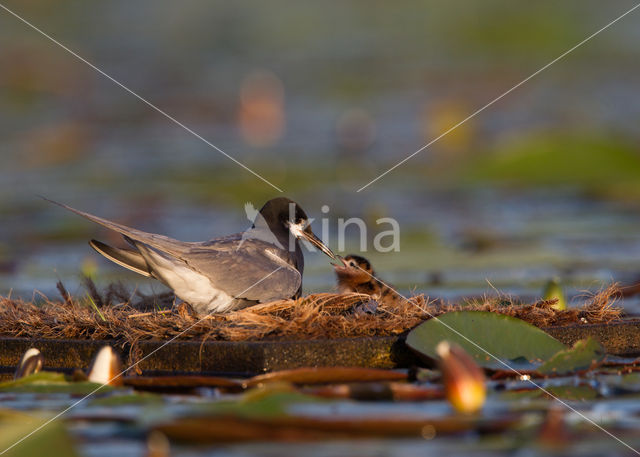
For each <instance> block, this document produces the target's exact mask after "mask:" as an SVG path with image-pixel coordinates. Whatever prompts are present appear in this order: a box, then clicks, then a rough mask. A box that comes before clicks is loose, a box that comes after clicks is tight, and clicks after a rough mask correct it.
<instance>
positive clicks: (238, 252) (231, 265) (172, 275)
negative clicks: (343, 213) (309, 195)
mask: <svg viewBox="0 0 640 457" xmlns="http://www.w3.org/2000/svg"><path fill="white" fill-rule="evenodd" d="M43 198H44V197H43ZM45 200H47V201H49V202H51V203H55V204H56V205H59V206H61V207H63V208H66V209H68V210H69V211H73V212H74V213H76V214H78V215H80V216H82V217H85V218H87V219H89V220H90V221H93V222H95V223H97V224H100V225H102V226H104V227H107V228H109V229H111V230H115V231H116V232H118V233H120V234H121V235H122V236H123V238H124V239H125V240H126V241H127V243H128V244H129V245H130V246H131V249H122V248H116V247H112V246H108V245H106V244H104V243H102V242H100V241H96V240H91V241H90V242H89V244H90V245H91V247H93V248H94V249H95V250H96V251H98V252H99V253H100V254H102V255H103V256H105V257H106V258H107V259H109V260H111V261H113V262H115V263H117V264H119V265H121V266H123V267H125V268H128V269H129V270H132V271H135V272H136V273H139V274H141V275H144V276H147V277H151V278H155V279H157V280H159V281H160V282H162V283H164V284H165V285H167V286H168V287H170V288H171V289H172V290H173V291H174V293H175V294H176V296H177V297H179V298H180V299H182V300H184V301H185V302H187V303H189V304H190V305H191V306H193V308H194V309H195V311H196V312H198V313H211V312H228V311H233V310H236V309H240V308H244V307H247V306H251V305H255V304H258V303H265V302H269V301H274V300H281V299H288V298H297V297H299V296H300V294H301V292H302V273H303V270H304V257H303V255H302V249H301V247H300V244H299V242H298V240H299V239H303V240H306V241H308V242H310V243H311V244H313V245H314V246H316V247H317V248H319V249H320V250H321V251H322V252H324V253H325V254H327V255H328V256H329V257H331V258H332V259H336V256H335V254H334V253H333V252H332V251H331V250H330V249H329V248H328V247H327V246H326V245H325V244H324V243H323V242H322V241H321V240H320V239H319V238H318V237H317V236H316V235H315V234H314V233H313V232H312V231H311V227H310V225H309V219H308V217H307V215H306V213H305V212H304V210H303V209H302V208H301V207H300V206H299V205H298V204H297V203H295V202H294V201H292V200H289V199H288V198H284V197H279V198H274V199H272V200H269V201H268V202H266V203H265V204H264V206H263V207H262V208H261V209H260V211H258V212H257V213H256V214H255V218H254V221H253V225H252V226H251V228H250V229H248V230H247V231H245V232H241V233H236V234H233V235H228V236H224V237H220V238H213V239H211V240H209V241H202V242H185V241H179V240H175V239H172V238H169V237H166V236H164V235H156V234H153V233H146V232H143V231H141V230H137V229H134V228H130V227H127V226H125V225H122V224H118V223H115V222H112V221H110V220H107V219H103V218H101V217H97V216H94V215H92V214H88V213H85V212H83V211H79V210H77V209H74V208H71V207H70V206H67V205H64V204H62V203H58V202H55V201H53V200H49V199H47V198H45Z"/></svg>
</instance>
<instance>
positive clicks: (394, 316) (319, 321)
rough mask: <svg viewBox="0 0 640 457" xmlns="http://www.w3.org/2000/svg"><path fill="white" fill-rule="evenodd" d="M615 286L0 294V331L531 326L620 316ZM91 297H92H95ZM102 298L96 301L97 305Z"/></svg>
mask: <svg viewBox="0 0 640 457" xmlns="http://www.w3.org/2000/svg"><path fill="white" fill-rule="evenodd" d="M619 293H620V291H619V289H618V287H617V286H616V285H612V286H610V287H608V288H607V289H605V290H602V291H600V292H599V293H597V294H595V295H593V296H591V297H585V301H584V303H583V304H582V305H581V306H580V307H577V308H571V309H568V310H565V311H558V310H555V309H553V307H552V306H553V304H554V301H541V302H537V303H533V304H520V303H517V302H516V301H515V300H513V299H510V298H508V297H500V298H495V297H493V298H483V299H478V300H473V301H469V302H466V303H461V304H451V303H446V304H445V303H441V302H439V301H435V300H431V301H430V300H429V299H428V298H426V297H424V296H423V295H417V296H414V297H411V298H410V299H409V300H408V301H407V300H392V301H384V302H382V303H379V304H377V306H376V307H374V308H375V312H374V313H369V312H362V311H361V309H363V308H367V305H370V304H371V299H370V297H369V296H368V295H364V294H356V293H352V294H332V293H320V294H312V295H309V296H306V297H303V298H300V299H298V300H282V301H276V302H272V303H266V304H261V305H257V306H253V307H250V308H245V309H242V310H239V311H235V312H231V313H226V314H213V315H209V316H204V317H203V316H196V315H194V314H193V313H191V312H189V311H188V309H187V308H188V307H185V306H174V307H173V308H171V309H164V310H163V309H158V308H157V307H156V309H155V310H153V311H148V308H147V309H144V308H141V307H140V305H139V303H138V304H136V303H129V302H127V303H116V304H114V303H113V302H112V301H111V300H108V299H107V297H102V299H101V301H98V300H96V299H95V298H94V299H93V300H91V301H87V300H86V299H85V300H75V299H72V298H71V297H69V296H68V295H67V294H63V297H64V299H63V300H60V301H49V300H47V301H45V302H44V303H42V304H34V303H31V302H25V301H20V300H13V299H10V298H0V337H22V338H53V339H88V340H91V339H93V340H114V342H115V343H116V344H117V343H120V344H124V343H131V344H135V343H136V342H138V341H142V340H168V339H171V338H174V339H176V340H197V341H211V340H214V341H215V340H218V341H247V340H253V341H256V340H293V339H324V338H349V337H364V336H390V335H397V334H400V333H402V332H404V331H406V330H409V329H411V328H413V327H415V326H416V325H418V324H420V323H421V322H423V321H424V320H426V319H429V318H431V317H433V316H438V315H440V314H443V313H446V312H449V311H460V310H478V311H492V312H497V313H501V314H506V315H509V316H513V317H517V318H519V319H523V320H525V321H527V322H529V323H531V324H533V325H536V326H538V327H549V326H559V325H570V324H584V323H589V324H595V323H608V322H612V321H616V320H619V319H620V318H621V315H622V309H621V308H619V307H616V306H615V299H616V297H618V296H619ZM96 298H97V297H96ZM96 303H101V305H96Z"/></svg>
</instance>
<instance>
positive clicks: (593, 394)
mask: <svg viewBox="0 0 640 457" xmlns="http://www.w3.org/2000/svg"><path fill="white" fill-rule="evenodd" d="M545 390H546V391H547V392H549V394H550V395H552V396H553V397H556V398H559V399H561V400H594V399H595V398H597V397H598V391H597V390H595V389H594V388H593V387H591V386H585V385H582V386H574V385H566V386H549V387H545ZM553 397H551V396H549V395H547V393H546V392H544V391H543V390H541V389H538V388H537V387H533V388H531V389H527V390H519V391H509V392H504V393H503V394H501V398H502V399H503V400H508V401H516V400H523V399H530V400H533V399H538V398H549V399H551V398H553Z"/></svg>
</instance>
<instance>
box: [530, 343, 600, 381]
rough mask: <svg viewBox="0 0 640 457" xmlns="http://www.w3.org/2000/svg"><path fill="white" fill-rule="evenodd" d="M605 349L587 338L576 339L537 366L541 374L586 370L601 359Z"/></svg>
mask: <svg viewBox="0 0 640 457" xmlns="http://www.w3.org/2000/svg"><path fill="white" fill-rule="evenodd" d="M604 356H605V351H604V348H603V347H602V345H601V344H600V343H599V342H598V341H596V340H594V339H593V338H588V339H586V340H580V341H576V343H575V344H574V345H573V347H571V348H569V349H564V350H562V351H560V352H558V353H557V354H555V355H554V356H553V357H551V358H550V359H549V360H547V361H546V362H545V363H543V364H542V365H540V366H539V367H538V372H539V373H541V374H567V373H573V372H574V371H580V370H586V369H588V368H589V367H590V366H592V365H593V364H597V363H598V362H600V361H602V360H603V359H604Z"/></svg>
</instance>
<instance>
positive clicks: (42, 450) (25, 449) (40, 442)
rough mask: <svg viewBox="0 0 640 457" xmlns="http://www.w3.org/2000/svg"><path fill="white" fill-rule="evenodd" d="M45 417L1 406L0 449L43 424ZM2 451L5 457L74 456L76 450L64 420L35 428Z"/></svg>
mask: <svg viewBox="0 0 640 457" xmlns="http://www.w3.org/2000/svg"><path fill="white" fill-rule="evenodd" d="M45 421H46V419H43V418H40V417H34V416H32V415H29V414H24V413H21V412H18V411H11V410H0V430H2V432H1V433H0V451H4V450H6V449H7V448H9V446H13V445H14V444H16V442H17V441H18V440H20V439H22V438H24V437H26V436H27V435H28V434H29V433H31V432H33V431H34V430H35V429H36V428H37V427H39V426H41V425H42V424H44V423H45ZM3 455H5V456H7V457H30V456H34V455H46V456H51V457H63V456H64V457H73V456H76V455H78V454H77V453H76V452H75V450H74V448H73V444H72V441H71V439H70V437H69V435H68V433H67V431H66V429H65V426H64V422H62V421H53V422H51V423H49V424H48V425H47V426H46V427H43V428H42V429H41V430H38V432H37V433H34V434H33V435H31V436H29V437H27V438H25V439H24V441H22V442H20V443H18V444H16V445H15V446H14V447H12V448H11V449H8V450H7V452H6V453H5V454H3Z"/></svg>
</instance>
